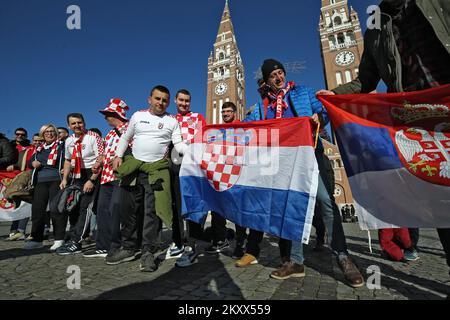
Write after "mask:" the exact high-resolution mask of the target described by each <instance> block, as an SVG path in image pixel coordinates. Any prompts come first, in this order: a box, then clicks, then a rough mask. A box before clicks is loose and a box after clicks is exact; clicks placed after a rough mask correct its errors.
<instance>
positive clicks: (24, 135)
mask: <svg viewBox="0 0 450 320" xmlns="http://www.w3.org/2000/svg"><path fill="white" fill-rule="evenodd" d="M16 136H18V137H26V136H27V135H26V133H16Z"/></svg>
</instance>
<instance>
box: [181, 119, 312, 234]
mask: <svg viewBox="0 0 450 320" xmlns="http://www.w3.org/2000/svg"><path fill="white" fill-rule="evenodd" d="M180 184H181V190H182V203H183V209H182V211H183V215H184V216H185V217H187V218H188V219H192V220H194V221H200V220H201V218H202V217H204V215H205V213H204V212H207V211H215V212H217V213H219V214H221V215H222V216H223V217H225V218H226V219H228V220H230V221H232V222H235V223H237V224H238V225H240V226H243V227H249V228H252V229H255V230H259V231H263V232H266V233H269V234H272V235H275V236H278V237H281V238H284V239H291V240H303V241H304V242H307V241H308V238H309V234H310V229H311V222H312V217H313V213H314V206H315V200H316V193H317V185H318V168H317V162H316V158H315V155H314V141H313V137H312V124H311V122H310V119H309V118H290V119H278V120H266V121H257V122H247V123H231V124H222V125H211V126H206V127H204V128H203V132H200V133H199V134H198V135H197V136H196V137H195V139H194V142H193V143H192V144H190V146H189V152H187V154H185V156H184V158H183V163H182V166H181V170H180Z"/></svg>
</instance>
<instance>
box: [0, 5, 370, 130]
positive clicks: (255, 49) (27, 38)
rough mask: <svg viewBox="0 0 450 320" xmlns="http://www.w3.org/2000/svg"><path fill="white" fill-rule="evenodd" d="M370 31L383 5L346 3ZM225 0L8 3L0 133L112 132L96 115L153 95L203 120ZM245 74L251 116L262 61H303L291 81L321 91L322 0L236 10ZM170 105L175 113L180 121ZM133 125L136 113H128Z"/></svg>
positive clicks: (2, 23)
mask: <svg viewBox="0 0 450 320" xmlns="http://www.w3.org/2000/svg"><path fill="white" fill-rule="evenodd" d="M349 3H350V4H351V5H352V6H353V7H354V8H355V9H356V10H357V12H358V13H359V17H360V20H361V25H362V28H363V29H365V21H366V18H367V14H366V13H365V12H366V8H367V7H368V6H369V5H371V4H377V3H378V1H377V0H349ZM72 4H76V5H78V6H79V7H80V8H81V30H68V29H67V27H66V20H67V18H68V17H69V15H68V14H67V13H66V9H67V7H68V6H69V5H72ZM224 4H225V0H192V1H186V0H184V1H183V0H166V1H153V0H151V1H150V0H128V1H124V0H71V1H65V0H2V1H1V3H0V101H1V102H2V106H1V109H2V113H1V114H2V121H1V125H0V132H4V133H6V134H7V136H8V137H12V135H13V133H14V129H15V128H16V127H20V126H22V127H25V128H26V129H27V130H28V132H29V135H31V134H32V133H34V132H37V131H38V130H39V128H40V126H41V125H42V124H45V123H54V124H56V125H57V126H65V125H66V121H65V117H66V115H67V114H68V113H70V112H81V113H83V114H84V115H85V119H86V122H87V127H89V128H91V127H98V128H100V129H101V130H102V131H103V133H106V132H107V130H109V128H108V126H107V125H106V123H105V121H104V119H103V117H102V116H101V114H100V113H98V110H100V109H102V108H103V107H104V106H105V105H106V104H107V102H108V101H109V99H110V98H113V97H120V98H122V99H124V100H125V101H126V102H127V103H128V105H129V106H130V107H131V110H130V111H131V112H134V111H137V110H139V109H143V108H147V102H146V99H147V96H148V94H149V91H150V89H151V88H152V87H153V86H155V85H157V84H163V85H165V86H167V87H168V88H169V89H170V90H171V92H172V93H175V92H176V91H177V90H178V89H179V88H186V89H188V90H189V91H191V93H192V106H191V109H192V110H194V111H198V112H201V113H203V114H205V108H206V107H205V104H206V81H207V73H206V72H207V59H208V56H209V53H210V51H211V50H212V46H213V43H214V41H215V37H216V34H217V30H218V27H219V21H220V17H221V14H222V11H223V7H224ZM229 4H230V10H231V17H232V20H233V25H234V29H235V33H236V39H237V43H238V47H239V50H240V52H241V56H242V59H243V62H244V66H245V76H246V85H247V87H246V97H247V106H249V105H251V104H253V103H254V102H256V100H257V97H258V96H257V92H256V85H255V80H254V72H255V71H256V70H257V69H258V68H259V67H260V65H261V63H262V61H263V60H264V59H266V58H269V57H272V58H276V59H278V60H280V61H304V62H305V67H306V69H305V70H303V71H302V72H301V73H298V74H297V73H296V74H293V73H291V74H288V79H289V80H293V81H296V82H297V83H303V84H305V85H308V86H311V87H313V88H316V89H320V88H323V87H324V78H323V70H322V63H321V57H320V46H319V35H318V31H317V28H318V23H319V16H320V5H321V1H320V0H286V1H283V2H274V1H269V0H230V1H229ZM175 110H176V107H175V104H174V103H173V101H172V102H171V105H170V107H169V112H175ZM130 115H131V113H130Z"/></svg>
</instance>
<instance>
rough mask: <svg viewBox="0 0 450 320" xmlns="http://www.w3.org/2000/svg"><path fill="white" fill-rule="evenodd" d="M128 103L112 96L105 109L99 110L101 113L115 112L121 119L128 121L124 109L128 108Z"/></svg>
mask: <svg viewBox="0 0 450 320" xmlns="http://www.w3.org/2000/svg"><path fill="white" fill-rule="evenodd" d="M128 109H129V108H128V105H127V104H126V103H125V101H123V100H122V99H119V98H114V99H111V100H109V103H108V105H107V106H106V108H105V109H103V110H100V112H101V113H105V112H110V113H116V114H117V115H118V116H119V117H121V118H122V119H123V120H125V121H128V119H127V116H126V110H128Z"/></svg>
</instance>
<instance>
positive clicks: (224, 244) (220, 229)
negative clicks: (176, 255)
mask: <svg viewBox="0 0 450 320" xmlns="http://www.w3.org/2000/svg"><path fill="white" fill-rule="evenodd" d="M236 112H237V107H236V105H235V104H234V103H233V102H231V101H227V102H225V103H224V104H223V105H222V112H221V113H222V120H223V122H224V123H236V122H240V121H239V119H237V118H236ZM226 224H227V221H226V219H225V218H224V217H222V216H221V215H220V214H218V213H217V212H214V211H212V212H211V228H212V230H213V243H212V245H211V246H210V247H209V248H207V249H206V252H207V253H220V252H222V251H223V250H225V249H226V248H228V247H229V242H228V239H227V238H226V236H227V227H226ZM234 226H235V229H236V246H235V248H234V251H233V254H232V257H233V258H234V259H237V258H241V257H242V256H243V255H244V244H245V239H246V238H247V233H246V232H247V231H246V230H247V229H246V228H243V227H241V226H239V225H237V224H235V225H234Z"/></svg>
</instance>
